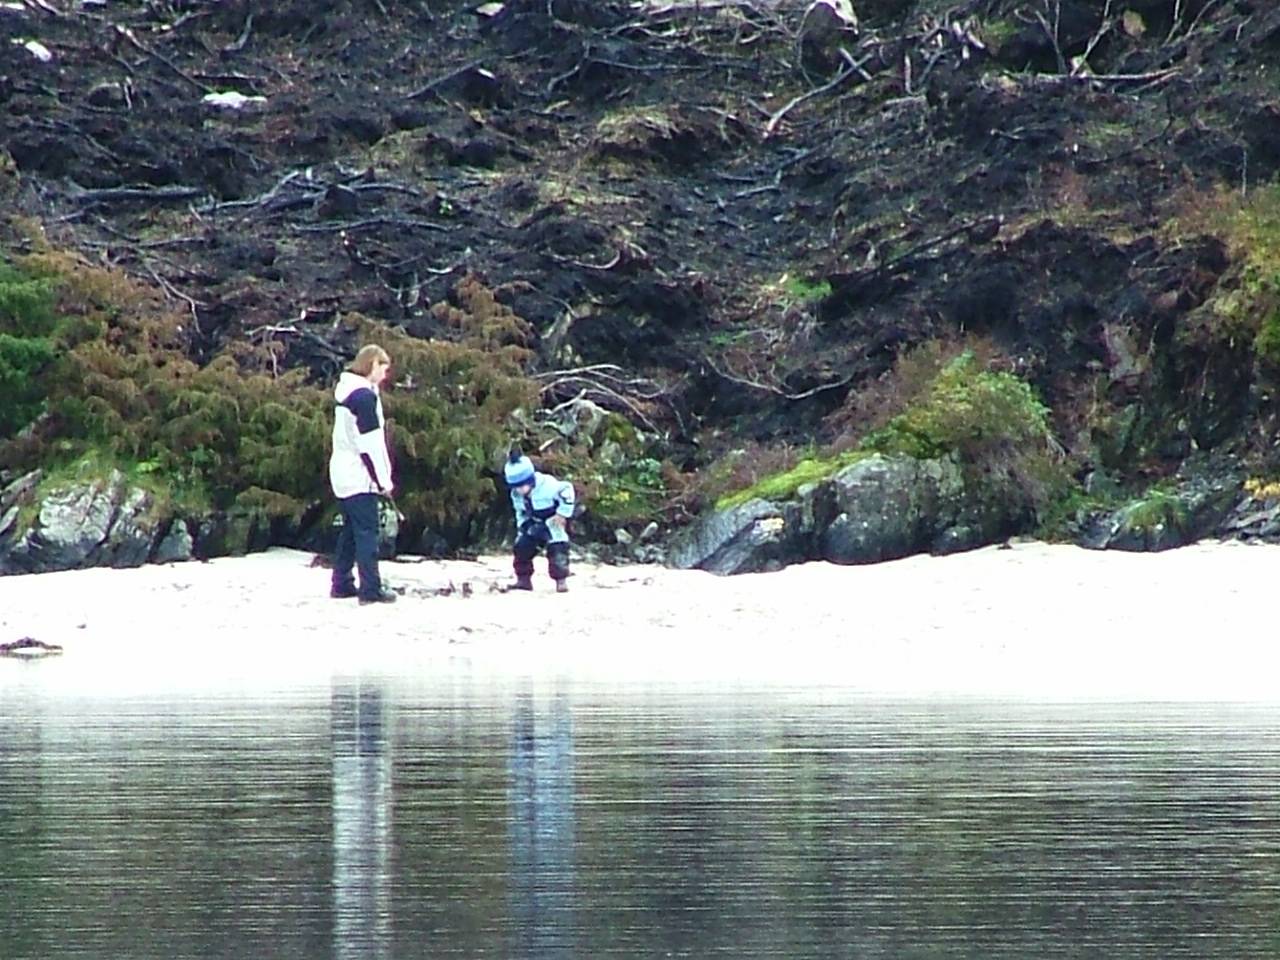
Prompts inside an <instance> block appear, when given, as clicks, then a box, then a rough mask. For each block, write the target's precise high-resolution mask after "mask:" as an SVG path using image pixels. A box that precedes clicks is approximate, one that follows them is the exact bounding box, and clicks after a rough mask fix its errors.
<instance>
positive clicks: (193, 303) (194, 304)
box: [142, 258, 205, 336]
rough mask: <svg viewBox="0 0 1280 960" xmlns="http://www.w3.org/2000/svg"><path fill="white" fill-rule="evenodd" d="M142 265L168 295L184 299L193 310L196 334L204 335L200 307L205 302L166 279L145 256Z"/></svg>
mask: <svg viewBox="0 0 1280 960" xmlns="http://www.w3.org/2000/svg"><path fill="white" fill-rule="evenodd" d="M142 267H143V269H144V270H146V271H147V273H148V274H149V275H150V276H151V279H152V280H154V281H155V282H156V285H157V286H159V287H160V289H161V290H163V291H164V292H165V294H166V295H167V296H169V297H170V298H171V299H174V300H182V301H183V302H185V303H186V305H187V308H188V309H189V310H190V311H191V324H192V326H193V327H195V330H196V334H197V335H198V336H203V335H204V331H203V330H201V329H200V311H199V308H200V307H202V306H205V304H202V303H199V302H198V301H197V300H195V299H193V298H192V297H189V296H187V294H185V293H183V292H182V291H181V290H179V289H178V288H177V287H175V286H174V285H173V284H172V283H170V282H169V281H168V280H166V279H165V278H164V277H163V276H162V275H161V274H160V273H159V271H157V270H156V269H155V268H154V267H152V266H151V264H150V263H148V262H147V261H146V259H145V258H144V259H143V261H142Z"/></svg>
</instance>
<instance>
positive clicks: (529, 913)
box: [510, 693, 578, 960]
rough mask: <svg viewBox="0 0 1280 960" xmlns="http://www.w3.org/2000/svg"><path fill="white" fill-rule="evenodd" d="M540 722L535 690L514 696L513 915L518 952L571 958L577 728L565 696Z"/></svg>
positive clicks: (532, 958) (532, 956)
mask: <svg viewBox="0 0 1280 960" xmlns="http://www.w3.org/2000/svg"><path fill="white" fill-rule="evenodd" d="M550 714H551V715H550V717H549V718H544V719H543V720H542V721H541V722H539V720H538V719H537V718H536V716H535V712H534V704H533V696H532V694H528V693H526V694H524V695H522V696H521V697H519V699H518V700H517V701H516V713H515V720H514V723H513V731H512V732H513V738H512V745H511V779H510V783H511V787H510V811H511V814H510V830H511V891H512V899H513V903H512V914H513V919H514V921H515V924H516V948H517V949H516V951H515V953H516V955H517V956H520V957H524V958H530V960H538V958H554V957H573V956H576V955H578V954H577V951H575V950H574V949H573V946H574V944H573V938H572V934H573V931H574V929H575V924H574V918H573V905H574V898H575V895H576V894H575V889H574V886H575V884H574V874H575V863H574V849H573V829H574V822H573V730H572V725H571V722H570V715H569V706H568V702H567V700H566V699H565V698H564V697H556V699H555V700H553V701H552V704H551V711H550Z"/></svg>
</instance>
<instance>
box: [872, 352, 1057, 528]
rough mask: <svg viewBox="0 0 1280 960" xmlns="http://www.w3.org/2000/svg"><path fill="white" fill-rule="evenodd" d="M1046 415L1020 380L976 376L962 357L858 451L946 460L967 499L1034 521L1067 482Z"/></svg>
mask: <svg viewBox="0 0 1280 960" xmlns="http://www.w3.org/2000/svg"><path fill="white" fill-rule="evenodd" d="M1054 445H1055V444H1054V440H1053V434H1052V431H1051V429H1050V423H1049V408H1048V407H1046V406H1045V405H1044V404H1043V403H1041V402H1040V400H1039V398H1038V397H1037V396H1036V394H1035V391H1034V390H1033V389H1032V388H1031V385H1030V384H1028V383H1027V382H1026V381H1025V380H1022V379H1020V378H1019V377H1017V376H1014V375H1013V374H1011V373H1005V372H1002V371H993V370H986V369H983V368H982V367H981V366H980V365H979V364H978V363H977V361H976V360H975V359H974V356H973V354H972V353H971V352H969V351H965V352H964V353H962V354H960V355H959V356H957V357H955V358H954V359H952V360H951V361H949V362H948V363H947V364H946V365H945V366H943V367H942V369H941V370H940V371H939V373H938V375H937V377H936V378H935V379H934V381H933V383H932V384H931V385H930V386H929V388H928V389H927V390H926V391H925V392H924V393H923V395H922V396H920V397H919V398H918V399H917V400H916V401H915V402H914V403H913V404H912V405H911V406H909V407H908V408H907V409H906V410H904V411H903V412H902V413H900V414H898V415H897V416H896V417H894V418H893V419H891V420H890V421H889V422H888V423H887V424H886V425H885V426H884V427H882V428H881V429H879V430H876V431H873V432H872V433H870V434H868V435H867V436H866V437H865V438H864V439H863V441H862V444H861V449H863V450H869V451H875V452H877V453H885V454H905V455H907V456H911V457H916V458H919V459H932V458H938V457H951V458H953V459H954V460H955V461H956V462H957V463H958V464H959V465H960V467H961V469H962V470H963V471H964V473H965V477H966V482H967V483H968V484H969V487H970V490H971V493H972V494H974V495H977V496H980V497H984V498H987V499H989V500H992V501H996V500H999V501H1005V502H1006V503H1007V504H1008V507H1009V509H1010V511H1011V512H1014V513H1017V512H1021V511H1022V510H1024V509H1029V510H1031V511H1032V512H1033V513H1036V514H1037V515H1038V514H1039V513H1040V512H1041V511H1042V510H1043V509H1044V508H1045V506H1046V505H1047V504H1049V503H1051V502H1053V501H1054V500H1056V499H1057V498H1058V497H1059V496H1061V493H1062V491H1063V489H1064V487H1065V485H1066V483H1067V478H1066V473H1065V470H1064V469H1063V468H1062V466H1061V465H1060V464H1059V463H1058V462H1057V460H1056V458H1055V457H1054V455H1053V453H1052V449H1053V447H1054Z"/></svg>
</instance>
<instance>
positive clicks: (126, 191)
mask: <svg viewBox="0 0 1280 960" xmlns="http://www.w3.org/2000/svg"><path fill="white" fill-rule="evenodd" d="M204 195H205V192H204V190H202V189H200V188H199V187H102V188H99V189H94V190H74V191H72V192H71V194H70V197H71V199H72V200H75V201H76V202H78V203H86V204H94V203H123V202H127V201H129V200H147V201H158V200H190V199H191V198H192V197H202V196H204Z"/></svg>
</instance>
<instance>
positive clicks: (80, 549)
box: [10, 471, 123, 573]
mask: <svg viewBox="0 0 1280 960" xmlns="http://www.w3.org/2000/svg"><path fill="white" fill-rule="evenodd" d="M122 484H123V477H121V475H120V474H119V473H118V472H114V471H113V472H112V475H111V477H110V479H109V480H108V481H106V482H105V483H104V482H102V481H98V482H94V483H80V484H74V485H72V486H69V487H66V488H63V489H61V490H55V491H53V492H51V493H49V494H48V495H47V496H46V497H45V498H44V500H43V501H42V502H41V504H40V510H39V513H38V514H37V516H36V520H35V523H34V525H33V526H32V528H31V529H30V530H29V531H28V532H27V533H26V536H25V537H24V538H23V540H22V541H20V542H19V543H17V544H15V545H14V547H13V550H12V553H11V556H10V560H11V562H12V563H13V565H14V566H15V567H16V568H17V569H19V570H27V571H29V572H32V573H39V572H44V571H50V570H73V569H75V568H77V567H83V566H85V565H86V564H87V563H88V561H89V559H90V557H92V556H93V554H94V553H95V552H96V551H97V550H98V549H99V548H100V547H101V546H102V545H103V544H104V543H105V542H106V540H107V535H108V534H109V533H110V532H111V525H112V523H113V522H114V521H115V518H116V514H117V512H118V511H119V501H120V497H121V494H122V489H121V488H122Z"/></svg>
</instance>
